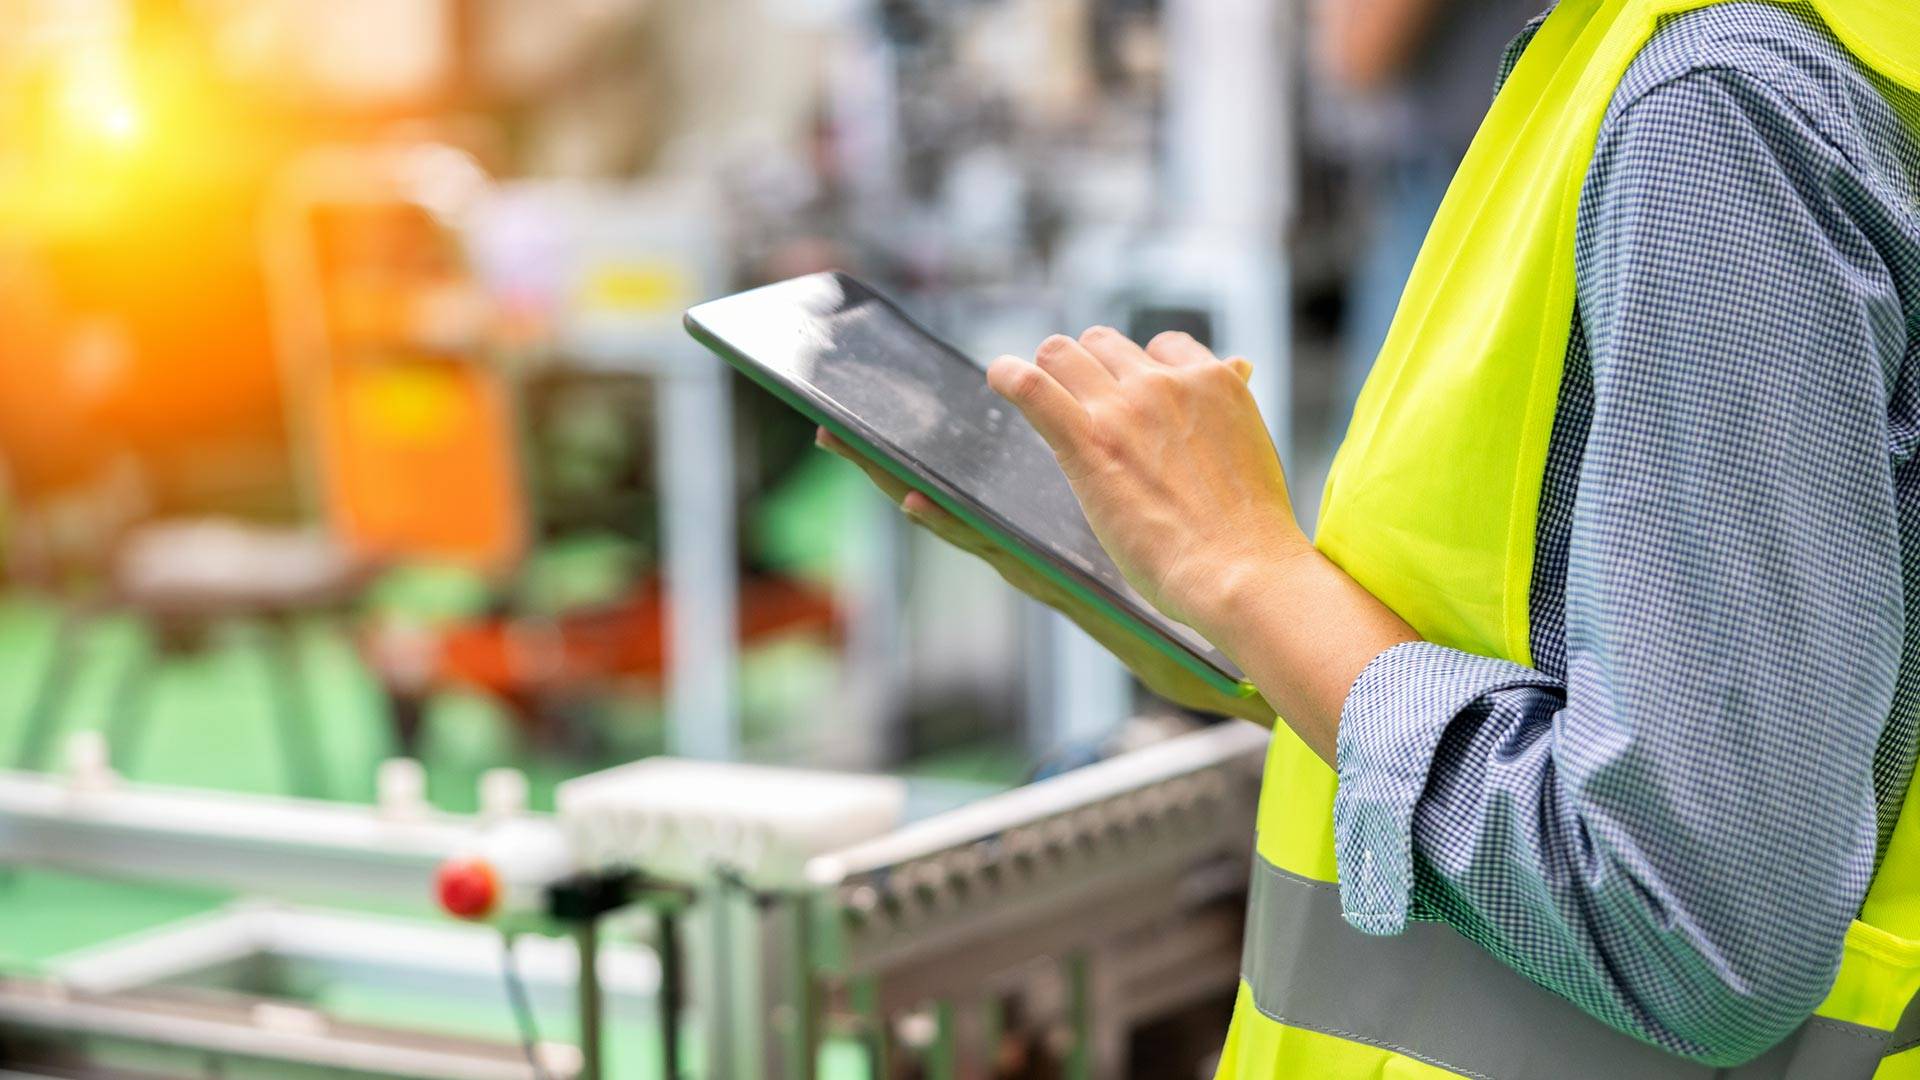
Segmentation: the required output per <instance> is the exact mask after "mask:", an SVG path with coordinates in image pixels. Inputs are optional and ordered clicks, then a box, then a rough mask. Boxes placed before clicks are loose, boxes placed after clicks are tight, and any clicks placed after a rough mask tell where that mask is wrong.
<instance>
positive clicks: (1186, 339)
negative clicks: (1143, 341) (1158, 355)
mask: <svg viewBox="0 0 1920 1080" xmlns="http://www.w3.org/2000/svg"><path fill="white" fill-rule="evenodd" d="M1197 344H1199V343H1198V342H1196V341H1194V339H1193V335H1192V334H1189V333H1187V332H1186V331H1185V330H1162V331H1161V332H1160V333H1158V334H1155V335H1153V340H1152V341H1150V342H1148V343H1147V351H1148V352H1156V351H1159V350H1162V349H1184V348H1186V347H1188V346H1189V345H1197Z"/></svg>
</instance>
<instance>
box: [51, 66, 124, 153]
mask: <svg viewBox="0 0 1920 1080" xmlns="http://www.w3.org/2000/svg"><path fill="white" fill-rule="evenodd" d="M61 104H62V106H63V109H62V117H61V118H62V120H63V121H64V122H65V123H66V124H68V125H69V126H70V127H71V128H72V133H73V134H74V135H75V136H78V137H79V138H82V139H85V138H89V137H91V138H93V139H96V140H99V141H101V142H104V143H106V144H109V145H112V146H116V147H122V148H125V147H129V146H131V145H132V144H133V142H134V140H135V139H136V138H137V137H138V136H139V135H140V132H141V126H142V125H141V116H140V109H139V106H138V105H137V104H136V102H135V100H134V87H133V83H132V79H131V77H130V75H129V73H128V71H127V63H126V60H125V58H124V57H121V56H119V55H118V54H116V53H107V54H105V55H101V56H96V57H89V58H87V59H86V60H85V61H82V62H79V63H75V64H73V65H72V67H71V69H70V71H69V72H68V75H67V85H66V87H65V88H64V92H63V93H62V94H61Z"/></svg>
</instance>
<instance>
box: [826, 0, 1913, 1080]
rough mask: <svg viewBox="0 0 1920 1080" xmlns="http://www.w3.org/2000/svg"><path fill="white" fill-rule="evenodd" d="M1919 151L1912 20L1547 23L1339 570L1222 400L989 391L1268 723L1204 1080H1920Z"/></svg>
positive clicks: (1367, 434)
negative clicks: (1243, 684)
mask: <svg viewBox="0 0 1920 1080" xmlns="http://www.w3.org/2000/svg"><path fill="white" fill-rule="evenodd" d="M1917 130H1920V8H1916V7H1915V6H1914V5H1911V4H1908V3H1905V2H1904V0H1810V2H1800V3H1789V2H1784V0H1718V2H1714V0H1561V2H1560V3H1559V4H1558V5H1557V6H1556V7H1555V8H1554V9H1553V10H1552V11H1551V12H1550V13H1549V14H1547V15H1545V16H1543V17H1542V18H1541V19H1539V20H1536V21H1535V22H1534V23H1532V24H1530V25H1529V26H1528V27H1527V28H1526V30H1525V31H1524V32H1523V33H1522V35H1521V37H1520V39H1519V40H1517V41H1516V42H1515V43H1514V45H1513V46H1512V47H1511V48H1510V50H1509V54H1508V58H1507V61H1506V64H1505V70H1504V74H1503V77H1502V88H1501V89H1500V90H1499V92H1498V94H1497V96H1496V97H1495V99H1494V102H1493V106H1492V109H1491V111H1490V112H1489V113H1488V115H1487V118H1486V120H1485V121H1484V122H1483V124H1482V127H1481V130H1480V132H1479V134H1478V135H1477V136H1476V138H1475V140H1474V143H1473V146H1472V147H1471V148H1470V150H1469V152H1468V154H1467V157H1466V159H1465V161H1464V163H1463V164H1462V166H1461V169H1460V172H1459V173H1458V175H1457V176H1456V177H1455V179H1454V181H1453V184H1452V186H1451V188H1450V190H1449V192H1448V195H1447V199H1446V202H1445V203H1444V205H1443V206H1442V209H1441V211H1440V213H1439V215H1438V217H1437V218H1436V220H1435V222H1434V224H1433V227H1432V229H1431V230H1430V232H1429V234H1428V237H1427V240H1426V243H1425V246H1424V247H1423V250H1422V252H1421V255H1420V258H1419V260H1418V262H1417V263H1416V266H1415V268H1414V271H1413V273H1412V275H1411V278H1410V279H1409V281H1408V284H1407V288H1406V290H1405V293H1404V295H1403V297H1402V300H1401V306H1400V311H1399V314H1398V316H1397V317H1396V319H1395V323H1394V326H1393V329H1392V331H1391V333H1390V334H1389V336H1388V340H1387V343H1386V347H1385V349H1384V350H1383V352H1382V354H1381V357H1380V360H1379V362H1378V363H1377V364H1376V366H1375V369H1374V371H1373V373H1372V375H1371V376H1370V377H1369V380H1368V383H1367V386H1366V389H1365V391H1364V392H1363V393H1362V395H1361V398H1360V401H1359V404H1358V406H1357V408H1356V412H1355V416H1354V419H1353V422H1352V425H1351V426H1350V428H1349V430H1348V434H1347V437H1346V440H1345V442H1344V443H1343V445H1342V447H1341V450H1340V453H1339V456H1338V458H1337V459H1336V461H1335V464H1334V468H1333V473H1332V475H1331V477H1330V479H1329V481H1328V485H1327V490H1326V496H1325V502H1324V509H1323V511H1322V515H1321V518H1320V523H1319V528H1318V532H1317V535H1316V536H1315V537H1314V540H1313V542H1312V543H1309V542H1308V539H1307V538H1306V537H1305V536H1304V535H1303V534H1302V532H1301V530H1300V529H1299V527H1298V526H1297V525H1296V524H1295V520H1294V515H1293V512H1292V509H1291V505H1290V503H1289V501H1288V494H1287V486H1286V478H1285V474H1284V472H1283V470H1282V466H1281V463H1280V462H1279V460H1278V459H1277V457H1276V455H1275V452H1274V450H1273V447H1272V445H1271V443H1270V442H1269V440H1268V438H1267V437H1266V434H1265V428H1264V426H1263V425H1262V423H1261V419H1260V417H1259V415H1258V413H1257V411H1256V409H1255V407H1254V405H1253V403H1252V400H1251V398H1250V396H1249V395H1248V393H1247V392H1246V391H1245V389H1244V387H1243V385H1242V378H1241V376H1242V375H1243V374H1244V373H1245V371H1246V365H1245V363H1244V362H1240V361H1232V360H1229V361H1222V360H1219V359H1217V358H1215V357H1214V356H1213V355H1212V354H1211V353H1209V352H1208V351H1207V350H1205V349H1204V348H1202V347H1200V346H1199V345H1198V344H1196V343H1195V342H1194V341H1192V340H1191V339H1188V338H1185V337H1182V336H1179V335H1166V336H1162V337H1159V338H1156V339H1154V340H1153V341H1152V342H1150V343H1148V344H1147V345H1146V346H1145V347H1142V346H1140V345H1137V344H1135V343H1133V342H1131V341H1128V340H1126V339H1125V338H1124V337H1122V336H1121V335H1120V334H1118V333H1116V332H1114V331H1111V330H1106V329H1101V328H1095V329H1093V330H1090V331H1088V332H1087V333H1085V334H1083V335H1081V336H1080V337H1079V338H1078V339H1074V338H1067V337H1053V338H1049V339H1048V340H1047V341H1045V342H1043V343H1042V344H1041V345H1040V347H1039V350H1038V352H1037V353H1036V355H1035V357H1034V358H1033V360H1032V361H1027V360H1022V359H1018V358H1012V357H1003V358H1001V359H1000V360H998V361H996V362H995V363H994V364H993V366H992V367H991V368H990V370H989V372H988V379H989V381H990V383H991V384H992V386H993V387H994V388H995V389H996V390H998V391H999V392H1000V393H1002V394H1003V395H1005V396H1006V397H1007V398H1008V399H1009V400H1011V401H1012V402H1013V403H1014V404H1015V405H1017V406H1018V407H1019V409H1020V410H1021V412H1022V413H1023V414H1024V415H1025V416H1026V417H1027V418H1028V419H1029V420H1030V421H1031V422H1032V423H1033V425H1034V427H1035V428H1037V429H1038V430H1039V432H1040V433H1041V435H1043V436H1044V437H1045V438H1046V440H1047V442H1048V443H1049V444H1050V445H1051V446H1052V447H1053V449H1054V451H1055V453H1056V455H1057V456H1058V458H1059V462H1060V465H1061V468H1062V470H1063V471H1064V472H1065V474H1066V476H1067V478H1068V480H1069V481H1070V482H1071V483H1072V485H1073V488H1074V491H1075V492H1076V494H1077V495H1078V496H1079V498H1080V501H1081V504H1082V506H1083V508H1084V509H1085V511H1086V515H1087V518H1088V520H1089V522H1090V523H1091V524H1092V526H1093V528H1094V530H1095V532H1096V533H1097V534H1098V536H1099V537H1100V540H1101V542H1102V543H1103V545H1104V546H1105V547H1106V548H1107V550H1108V551H1109V553H1110V554H1111V555H1112V556H1113V558H1114V560H1115V562H1116V563H1117V564H1118V565H1119V566H1120V567H1121V569H1122V570H1123V572H1124V573H1125V574H1126V576H1127V578H1128V580H1129V581H1130V582H1132V583H1133V584H1134V585H1135V586H1136V587H1137V588H1138V589H1139V590H1140V591H1141V593H1142V594H1143V595H1145V596H1146V597H1147V598H1148V599H1150V600H1151V601H1152V602H1154V603H1155V604H1156V605H1158V606H1159V607H1160V608H1161V609H1162V610H1164V611H1166V612H1167V613H1168V614H1170V615H1172V616H1174V617H1175V618H1178V619H1180V620H1182V621H1183V622H1185V623H1187V624H1188V625H1190V626H1192V627H1194V628H1195V629H1196V630H1198V631H1199V632H1200V633H1202V634H1203V635H1205V636H1206V637H1207V638H1208V639H1209V640H1211V641H1213V642H1214V643H1216V644H1217V645H1218V646H1219V647H1220V648H1221V649H1222V650H1223V651H1224V652H1225V653H1226V654H1227V655H1229V656H1231V657H1232V658H1233V659H1234V660H1235V661H1236V662H1237V663H1239V665H1240V666H1241V667H1242V668H1243V669H1244V670H1245V671H1247V672H1248V674H1249V675H1250V676H1251V678H1252V681H1253V682H1254V683H1255V684H1256V685H1257V686H1258V688H1259V690H1260V692H1261V694H1262V696H1263V698H1264V701H1259V700H1250V701H1246V702H1242V701H1236V700H1231V699H1227V698H1225V697H1224V696H1213V695H1212V694H1211V693H1210V692H1208V691H1206V690H1204V689H1202V688H1201V687H1199V686H1197V685H1196V684H1194V682H1193V681H1192V680H1190V679H1186V678H1183V677H1182V676H1181V675H1180V674H1179V673H1178V672H1176V671H1171V670H1167V668H1166V666H1165V665H1163V664H1160V663H1159V662H1157V661H1156V660H1154V659H1153V658H1152V656H1151V654H1150V653H1149V652H1148V651H1147V650H1146V649H1145V648H1144V647H1140V646H1136V645H1134V644H1133V643H1131V642H1129V641H1126V640H1122V639H1119V638H1116V637H1115V636H1114V635H1112V634H1110V633H1108V634H1105V635H1104V639H1105V640H1107V641H1108V643H1109V644H1110V645H1111V646H1112V647H1113V648H1114V650H1115V651H1116V652H1117V653H1119V654H1120V655H1121V656H1122V657H1123V658H1126V659H1129V660H1131V661H1135V662H1136V663H1137V669H1138V670H1139V672H1140V674H1141V675H1142V677H1143V678H1144V679H1146V681H1147V682H1148V683H1149V684H1151V685H1153V686H1155V687H1156V688H1158V689H1160V690H1161V691H1162V692H1164V693H1166V694H1167V695H1168V696H1169V697H1172V698H1174V699H1175V700H1177V701H1181V702H1183V703H1185V704H1189V705H1193V706H1197V707H1203V708H1212V709H1214V710H1217V711H1219V712H1222V713H1228V714H1233V715H1239V716H1244V717H1246V718H1248V719H1252V720H1255V721H1256V722H1258V721H1263V720H1270V719H1271V717H1272V715H1273V714H1274V713H1277V714H1278V715H1279V716H1280V717H1282V718H1284V723H1278V724H1275V726H1274V735H1273V739H1272V743H1271V750H1270V753H1269V757H1268V762H1267V772H1266V778H1265V786H1264V789H1263V793H1262V800H1261V808H1260V814H1259V821H1258V829H1257V836H1258V839H1257V842H1256V853H1255V859H1254V864H1253V871H1252V875H1253V876H1252V881H1251V894H1252V895H1251V902H1250V909H1249V912H1248V920H1247V930H1246V933H1247V943H1246V948H1245V955H1244V960H1243V970H1242V976H1243V978H1242V982H1241V986H1240V989H1239V1000H1238V1003H1237V1006H1236V1010H1235V1015H1234V1020H1233V1026H1232V1029H1231V1031H1230V1033H1229V1036H1228V1040H1227V1045H1226V1048H1225V1051H1224V1053H1223V1055H1222V1062H1221V1065H1220V1075H1221V1076H1222V1077H1228V1078H1234V1080H1242V1078H1248V1080H1250V1078H1261V1080H1266V1078H1271V1077H1293V1076H1303V1077H1305V1076H1310V1077H1362V1076H1364V1077H1378V1076H1429V1075H1433V1076H1440V1075H1466V1076H1475V1077H1501V1078H1505V1077H1557V1078H1580V1077H1626V1076H1631V1077H1704V1076H1713V1075H1726V1076H1738V1077H1758V1076H1767V1077H1793V1078H1812V1077H1819V1078H1832V1077H1865V1076H1871V1075H1878V1076H1881V1077H1906V1076H1920V1048H1917V1047H1920V1007H1912V1008H1910V1005H1911V1003H1912V1002H1913V1000H1914V997H1915V990H1916V988H1920V809H1913V808H1910V807H1907V803H1908V802H1909V800H1910V795H1909V786H1910V785H1909V781H1910V779H1911V777H1912V773H1913V763H1914V755H1915V746H1916V740H1915V729H1916V713H1917V711H1920V134H1917V133H1916V132H1917ZM826 441H827V443H828V445H829V448H830V449H836V450H838V451H840V452H842V453H845V452H847V451H846V448H845V447H844V446H837V445H834V444H832V442H831V440H826ZM869 469H870V471H871V467H870V466H869ZM876 478H877V479H879V480H880V482H881V483H882V484H883V485H886V486H888V488H889V491H890V493H891V494H893V495H894V496H895V497H897V498H898V499H899V500H900V502H901V505H902V507H903V508H904V509H905V511H906V512H907V513H908V514H909V515H910V516H911V517H912V518H913V520H915V521H916V522H918V523H920V524H922V525H924V526H926V527H927V528H929V529H931V530H933V531H934V532H936V533H938V534H939V535H941V536H943V537H946V538H947V539H949V540H951V541H953V542H954V543H956V544H958V545H960V546H961V547H963V548H966V549H967V550H969V551H972V552H974V553H976V554H979V555H980V556H982V557H983V558H985V559H987V560H988V561H990V562H991V563H993V565H995V566H996V567H998V568H999V569H1000V571H1001V572H1002V573H1003V574H1004V575H1005V576H1006V577H1007V579H1008V580H1009V581H1011V582H1012V583H1013V584H1014V585H1016V586H1018V587H1021V588H1024V589H1027V590H1028V591H1030V592H1033V593H1034V594H1036V595H1037V596H1039V597H1040V598H1041V599H1043V600H1045V601H1047V602H1049V603H1053V604H1055V605H1056V606H1059V607H1061V608H1062V609H1063V610H1066V611H1067V612H1068V613H1069V614H1072V615H1075V616H1076V617H1078V618H1080V619H1081V620H1082V621H1083V623H1084V624H1086V625H1088V626H1089V628H1090V629H1095V630H1096V632H1098V630H1097V628H1098V620H1097V619H1095V618H1093V617H1092V616H1091V615H1090V613H1088V612H1086V611H1084V610H1082V609H1081V608H1080V606H1079V605H1077V604H1076V603H1075V602H1074V601H1073V600H1072V599H1071V598H1069V597H1063V596H1060V595H1058V594H1057V593H1055V592H1054V591H1053V590H1051V589H1050V588H1049V587H1048V586H1047V585H1046V584H1045V583H1043V582H1041V581H1038V580H1035V579H1034V578H1033V577H1032V576H1031V575H1029V574H1028V573H1026V572H1025V571H1024V570H1023V569H1022V568H1021V566H1020V565H1019V564H1018V563H1016V562H1014V561H1012V560H1011V559H1010V558H1009V557H1008V556H1007V555H1006V554H1005V553H1004V552H1001V551H999V550H996V549H995V548H994V547H993V546H992V544H991V543H989V542H988V541H987V540H986V539H985V538H983V537H982V536H980V535H978V534H975V533H972V532H970V531H969V530H967V529H966V528H965V527H963V526H962V525H961V524H960V523H958V522H956V521H955V520H954V519H952V518H950V517H948V516H947V515H945V514H944V513H942V512H941V511H940V510H939V509H938V508H936V507H935V506H934V505H933V504H932V503H931V502H930V501H929V500H927V499H926V498H925V497H924V496H922V495H919V494H917V493H913V492H909V491H906V490H903V489H901V488H899V487H898V486H895V485H891V484H890V483H888V481H886V479H885V478H884V477H879V476H876ZM1269 706H1270V707H1271V708H1270V709H1269Z"/></svg>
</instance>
